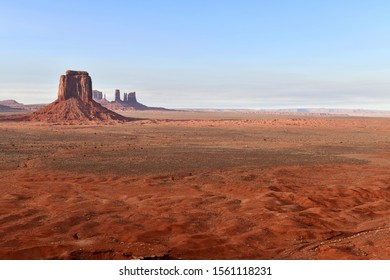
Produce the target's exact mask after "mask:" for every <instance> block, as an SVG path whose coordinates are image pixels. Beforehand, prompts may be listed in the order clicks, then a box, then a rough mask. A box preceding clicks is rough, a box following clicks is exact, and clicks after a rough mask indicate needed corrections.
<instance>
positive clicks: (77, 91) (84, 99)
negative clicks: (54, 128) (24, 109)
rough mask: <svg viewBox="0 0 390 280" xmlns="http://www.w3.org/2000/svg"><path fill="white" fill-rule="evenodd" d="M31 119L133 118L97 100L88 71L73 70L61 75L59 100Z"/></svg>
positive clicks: (55, 120)
mask: <svg viewBox="0 0 390 280" xmlns="http://www.w3.org/2000/svg"><path fill="white" fill-rule="evenodd" d="M30 119H31V120H38V121H49V122H62V121H81V122H83V121H108V120H119V121H129V120H132V119H131V118H126V117H124V116H121V115H119V114H117V113H115V112H113V111H111V110H109V109H107V108H105V107H103V106H102V105H100V104H99V103H97V102H95V101H94V100H93V99H92V79H91V77H90V76H89V74H88V72H85V71H71V70H68V71H66V75H62V76H61V77H60V85H59V87H58V98H57V100H56V101H54V102H53V103H51V104H49V105H47V106H45V107H43V108H42V109H40V110H38V111H36V112H34V113H33V114H31V116H30Z"/></svg>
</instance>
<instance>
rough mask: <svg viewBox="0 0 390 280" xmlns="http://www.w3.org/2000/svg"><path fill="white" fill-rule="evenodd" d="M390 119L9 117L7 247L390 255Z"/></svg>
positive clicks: (154, 253)
mask: <svg viewBox="0 0 390 280" xmlns="http://www.w3.org/2000/svg"><path fill="white" fill-rule="evenodd" d="M170 114H172V113H170ZM177 114H180V113H177ZM236 117H237V116H236ZM209 118H210V119H213V118H215V115H213V114H212V113H210V116H209ZM241 118H242V116H241ZM389 124H390V120H389V119H364V118H308V117H305V118H296V117H282V118H281V117H278V116H272V117H270V116H264V118H262V117H258V119H252V120H244V119H239V118H238V119H236V120H226V119H214V120H187V121H167V120H161V121H160V120H156V121H145V120H144V121H137V122H131V123H126V124H116V125H108V126H99V125H84V126H76V125H75V126H66V125H47V124H36V123H9V122H8V123H0V135H1V136H0V149H1V154H0V155H1V156H0V157H1V161H0V182H1V188H0V197H1V200H0V237H1V238H0V245H1V246H0V258H1V259H138V258H167V259H390V245H389V244H390V215H389V214H390V171H389V170H390V169H389V166H390V153H389V152H388V151H389V150H390V149H389V148H390V125H389Z"/></svg>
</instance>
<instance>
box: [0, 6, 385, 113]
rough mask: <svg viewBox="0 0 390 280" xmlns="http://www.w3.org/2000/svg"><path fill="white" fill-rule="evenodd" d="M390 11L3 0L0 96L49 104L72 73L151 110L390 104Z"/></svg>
mask: <svg viewBox="0 0 390 280" xmlns="http://www.w3.org/2000/svg"><path fill="white" fill-rule="evenodd" d="M389 15H390V1H387V0H382V1H380V0H361V1H352V0H338V1H334V0H318V1H311V0H310V1H309V0H306V1H304V0H253V1H252V0H236V1H233V0H224V1H222V0H207V1H204V0H197V1H189V0H181V1H179V0H176V1H174V0H164V1H154V0H142V1H140V0H137V1H135V0H128V1H115V0H112V1H106V0H105V1H99V0H95V1H83V0H78V1H72V0H68V1H62V0H59V1H53V0H51V1H42V0H41V1H40V0H36V1H19V0H11V1H8V0H2V1H1V8H0V100H5V99H15V100H17V101H18V102H21V103H25V104H32V103H49V102H52V101H54V100H55V99H56V98H57V89H58V84H59V77H60V75H63V74H65V71H66V70H68V69H70V70H83V71H88V72H89V74H90V76H91V77H92V82H93V88H94V89H97V90H100V91H103V92H104V93H105V94H106V96H107V98H108V99H109V100H113V99H114V92H115V89H120V90H121V92H122V93H123V92H130V91H136V92H137V99H138V100H139V101H140V102H141V103H144V104H145V105H148V106H162V107H167V108H237V109H240V108H241V109H242V108H248V109H272V108H361V109H378V110H390V16H389Z"/></svg>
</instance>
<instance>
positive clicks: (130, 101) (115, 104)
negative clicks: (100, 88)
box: [95, 89, 171, 111]
mask: <svg viewBox="0 0 390 280" xmlns="http://www.w3.org/2000/svg"><path fill="white" fill-rule="evenodd" d="M95 100H97V99H95ZM97 101H98V102H99V103H100V104H102V105H104V106H106V107H107V108H109V109H111V110H119V111H125V110H157V111H171V110H169V109H165V108H162V107H148V106H146V105H144V104H142V103H139V102H138V101H137V97H136V93H135V92H129V93H126V92H125V93H123V100H122V99H121V96H120V90H119V89H116V90H115V101H112V102H109V101H107V100H106V98H105V97H104V98H103V99H102V100H97Z"/></svg>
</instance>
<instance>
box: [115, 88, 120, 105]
mask: <svg viewBox="0 0 390 280" xmlns="http://www.w3.org/2000/svg"><path fill="white" fill-rule="evenodd" d="M115 101H117V102H120V101H121V92H120V90H119V89H116V90H115Z"/></svg>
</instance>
